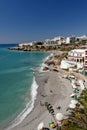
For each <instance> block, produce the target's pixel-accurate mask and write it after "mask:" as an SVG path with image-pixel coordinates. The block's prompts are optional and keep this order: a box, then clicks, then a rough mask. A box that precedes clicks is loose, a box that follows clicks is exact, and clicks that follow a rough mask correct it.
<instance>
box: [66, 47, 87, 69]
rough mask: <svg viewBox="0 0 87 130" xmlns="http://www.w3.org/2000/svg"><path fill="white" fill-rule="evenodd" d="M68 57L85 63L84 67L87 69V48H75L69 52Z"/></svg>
mask: <svg viewBox="0 0 87 130" xmlns="http://www.w3.org/2000/svg"><path fill="white" fill-rule="evenodd" d="M68 59H69V60H71V61H74V62H76V63H78V64H79V65H80V64H81V66H82V64H83V66H82V68H83V69H84V70H86V71H87V49H74V50H71V51H70V52H69V53H68Z"/></svg>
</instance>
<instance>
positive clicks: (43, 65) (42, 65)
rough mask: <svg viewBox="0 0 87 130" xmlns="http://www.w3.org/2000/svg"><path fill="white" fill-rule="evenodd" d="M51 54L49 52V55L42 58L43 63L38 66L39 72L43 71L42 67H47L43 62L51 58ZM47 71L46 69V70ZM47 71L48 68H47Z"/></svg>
mask: <svg viewBox="0 0 87 130" xmlns="http://www.w3.org/2000/svg"><path fill="white" fill-rule="evenodd" d="M52 56H53V53H51V54H50V55H49V56H47V57H46V58H45V59H44V60H43V63H42V64H41V68H40V70H39V71H40V72H44V71H43V68H44V67H48V66H47V65H46V64H45V61H47V60H48V59H49V58H51V57H52ZM46 71H47V70H46ZM48 71H49V70H48Z"/></svg>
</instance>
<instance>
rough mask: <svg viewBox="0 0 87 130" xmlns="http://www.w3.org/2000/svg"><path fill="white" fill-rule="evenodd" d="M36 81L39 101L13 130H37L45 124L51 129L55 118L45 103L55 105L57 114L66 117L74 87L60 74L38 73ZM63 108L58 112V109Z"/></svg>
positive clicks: (37, 100)
mask: <svg viewBox="0 0 87 130" xmlns="http://www.w3.org/2000/svg"><path fill="white" fill-rule="evenodd" d="M35 79H36V82H37V84H38V85H39V87H38V94H37V99H36V101H35V105H34V109H33V110H32V112H31V113H30V114H29V115H28V116H27V117H26V118H25V119H24V120H23V121H22V122H21V123H20V124H19V125H18V126H15V127H14V128H12V129H11V130H37V127H38V125H39V123H41V122H43V123H44V126H45V127H48V128H49V125H48V123H49V122H51V121H53V117H52V116H51V114H49V112H48V111H47V109H46V107H45V106H44V103H45V102H49V103H50V104H51V105H53V108H54V111H55V114H56V113H58V112H59V111H60V112H62V113H63V114H64V115H65V114H66V109H67V108H68V106H69V104H70V101H71V98H70V95H71V93H72V87H71V84H70V82H69V81H68V80H67V79H64V78H62V75H61V73H60V72H54V71H48V72H36V73H35ZM58 106H61V109H60V110H58V109H57V108H56V107H58Z"/></svg>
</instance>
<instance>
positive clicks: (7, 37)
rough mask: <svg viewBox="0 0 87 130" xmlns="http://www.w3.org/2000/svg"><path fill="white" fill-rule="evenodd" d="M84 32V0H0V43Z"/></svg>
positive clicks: (86, 5)
mask: <svg viewBox="0 0 87 130" xmlns="http://www.w3.org/2000/svg"><path fill="white" fill-rule="evenodd" d="M70 35H76V36H77V35H78V36H81V35H87V0H0V43H20V42H29V41H40V40H45V39H51V38H53V37H56V36H65V37H66V36H70Z"/></svg>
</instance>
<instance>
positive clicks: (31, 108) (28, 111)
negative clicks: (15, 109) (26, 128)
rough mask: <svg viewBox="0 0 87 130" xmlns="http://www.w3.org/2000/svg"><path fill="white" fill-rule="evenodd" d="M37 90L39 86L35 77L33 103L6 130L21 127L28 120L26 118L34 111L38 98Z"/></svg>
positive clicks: (32, 87) (32, 91)
mask: <svg viewBox="0 0 87 130" xmlns="http://www.w3.org/2000/svg"><path fill="white" fill-rule="evenodd" d="M37 88H38V85H37V83H36V81H35V77H34V78H33V83H32V86H31V101H30V102H29V103H28V104H27V105H26V108H25V109H24V110H23V111H22V112H21V113H20V114H19V115H18V116H17V118H16V119H15V120H14V121H13V123H12V125H11V126H9V127H8V128H7V129H6V130H11V129H12V128H14V127H15V126H17V125H19V124H20V123H21V122H22V121H23V120H24V119H25V118H26V116H27V115H28V114H29V113H30V112H31V111H32V110H33V108H34V102H35V100H36V96H37Z"/></svg>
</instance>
